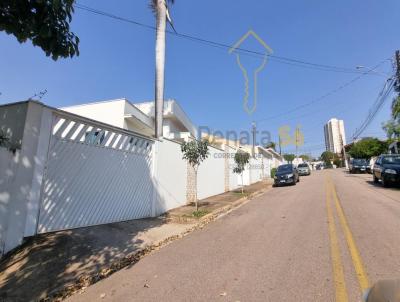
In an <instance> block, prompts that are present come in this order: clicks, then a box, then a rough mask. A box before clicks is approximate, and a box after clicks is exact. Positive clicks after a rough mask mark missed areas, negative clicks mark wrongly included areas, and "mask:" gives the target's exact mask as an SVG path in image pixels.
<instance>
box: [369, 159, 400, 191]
mask: <svg viewBox="0 0 400 302" xmlns="http://www.w3.org/2000/svg"><path fill="white" fill-rule="evenodd" d="M372 177H373V179H374V182H375V183H378V182H379V180H380V181H381V182H382V185H383V186H384V187H388V186H389V185H392V184H399V183H400V155H399V154H382V155H380V156H379V157H378V159H377V160H376V162H375V164H374V168H373V173H372Z"/></svg>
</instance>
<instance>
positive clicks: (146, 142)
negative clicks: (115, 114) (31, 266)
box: [37, 112, 154, 233]
mask: <svg viewBox="0 0 400 302" xmlns="http://www.w3.org/2000/svg"><path fill="white" fill-rule="evenodd" d="M153 145H154V141H152V140H150V139H147V138H144V137H141V136H137V135H134V134H133V133H131V132H128V131H126V132H125V131H122V130H116V129H114V128H105V126H104V124H97V123H95V122H93V123H91V122H89V121H88V120H87V119H78V118H76V117H70V116H68V115H65V116H64V115H60V113H59V112H53V124H52V132H51V137H50V144H49V151H48V158H47V163H46V166H45V174H44V179H43V182H42V190H41V198H40V199H41V202H40V212H39V222H38V226H37V232H38V233H44V232H50V231H56V230H63V229H70V228H76V227H83V226H90V225H97V224H104V223H110V222H116V221H124V220H130V219H137V218H143V217H150V216H152V211H153V209H152V198H153V188H154V184H153V177H152V175H153V171H152V169H153V164H152V162H153V160H152V154H153V152H152V150H153Z"/></svg>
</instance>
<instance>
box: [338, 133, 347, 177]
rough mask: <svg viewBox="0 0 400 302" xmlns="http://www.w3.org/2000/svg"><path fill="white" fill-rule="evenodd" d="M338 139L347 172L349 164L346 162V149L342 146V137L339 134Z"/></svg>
mask: <svg viewBox="0 0 400 302" xmlns="http://www.w3.org/2000/svg"><path fill="white" fill-rule="evenodd" d="M339 138H340V145H341V146H342V151H343V160H344V165H345V167H346V169H347V170H348V169H349V164H348V162H347V156H346V149H345V147H344V144H343V136H342V134H339Z"/></svg>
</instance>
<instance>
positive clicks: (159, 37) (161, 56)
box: [154, 0, 167, 138]
mask: <svg viewBox="0 0 400 302" xmlns="http://www.w3.org/2000/svg"><path fill="white" fill-rule="evenodd" d="M165 1H166V0H157V7H156V9H157V20H156V23H157V24H156V26H157V31H156V78H155V113H154V118H155V137H156V138H158V137H162V135H163V133H162V127H163V111H164V110H163V109H164V69H165V28H166V19H167V6H166V3H165Z"/></svg>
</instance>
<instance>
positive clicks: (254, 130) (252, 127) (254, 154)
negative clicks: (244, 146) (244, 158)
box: [251, 122, 257, 158]
mask: <svg viewBox="0 0 400 302" xmlns="http://www.w3.org/2000/svg"><path fill="white" fill-rule="evenodd" d="M256 129H257V128H256V123H255V122H252V123H251V132H252V133H253V148H252V153H253V154H252V155H253V157H254V158H255V157H256V151H255V146H256Z"/></svg>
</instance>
